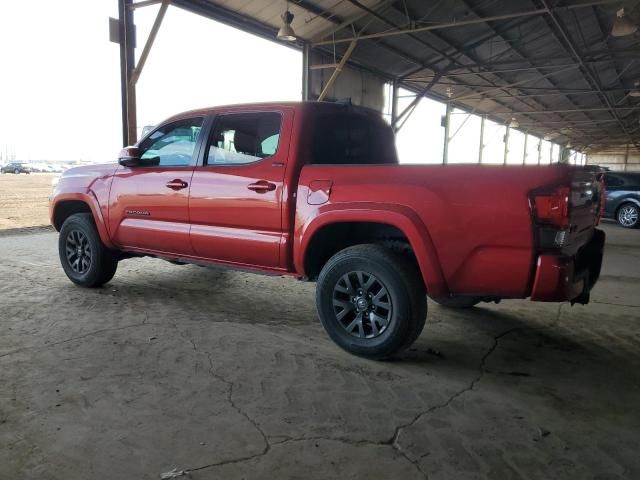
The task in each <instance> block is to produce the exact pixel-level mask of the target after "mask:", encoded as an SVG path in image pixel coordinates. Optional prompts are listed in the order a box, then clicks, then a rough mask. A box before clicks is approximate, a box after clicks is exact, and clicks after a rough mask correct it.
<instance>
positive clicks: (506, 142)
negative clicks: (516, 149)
mask: <svg viewBox="0 0 640 480" xmlns="http://www.w3.org/2000/svg"><path fill="white" fill-rule="evenodd" d="M509 130H511V129H510V128H509V125H507V133H505V134H504V160H503V162H502V163H503V164H504V165H506V164H507V157H508V156H509Z"/></svg>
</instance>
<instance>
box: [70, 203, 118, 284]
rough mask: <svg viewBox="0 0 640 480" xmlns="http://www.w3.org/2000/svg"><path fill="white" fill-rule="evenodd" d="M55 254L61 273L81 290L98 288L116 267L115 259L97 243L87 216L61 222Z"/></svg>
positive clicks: (93, 229) (95, 231)
mask: <svg viewBox="0 0 640 480" xmlns="http://www.w3.org/2000/svg"><path fill="white" fill-rule="evenodd" d="M58 253H59V255H60V263H61V264H62V268H63V270H64V273H65V274H66V275H67V277H69V280H71V281H72V282H73V283H75V284H76V285H79V286H81V287H86V288H96V287H101V286H102V285H104V284H105V283H107V282H109V281H110V280H111V279H112V278H113V276H114V275H115V273H116V270H117V268H118V260H117V258H116V257H115V255H114V254H113V252H111V251H110V250H109V249H107V248H106V247H105V246H104V244H103V243H102V241H101V240H100V235H99V234H98V230H97V229H96V225H95V223H94V221H93V217H92V216H91V214H90V213H76V214H75V215H71V216H70V217H69V218H67V219H66V220H65V221H64V223H63V224H62V228H61V229H60V235H59V237H58ZM68 253H69V255H68Z"/></svg>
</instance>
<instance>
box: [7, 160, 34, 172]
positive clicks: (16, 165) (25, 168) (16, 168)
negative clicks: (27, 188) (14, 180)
mask: <svg viewBox="0 0 640 480" xmlns="http://www.w3.org/2000/svg"><path fill="white" fill-rule="evenodd" d="M0 172H2V173H16V174H18V173H27V174H29V173H31V167H30V166H29V165H27V164H26V163H21V162H11V163H8V164H6V165H5V166H4V167H2V168H1V169H0Z"/></svg>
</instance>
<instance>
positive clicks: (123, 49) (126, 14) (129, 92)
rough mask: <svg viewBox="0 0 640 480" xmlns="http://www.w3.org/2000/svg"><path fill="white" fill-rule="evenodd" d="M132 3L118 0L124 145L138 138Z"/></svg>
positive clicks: (130, 143)
mask: <svg viewBox="0 0 640 480" xmlns="http://www.w3.org/2000/svg"><path fill="white" fill-rule="evenodd" d="M132 3H133V0H118V19H119V22H120V24H119V27H120V31H119V34H120V90H121V93H120V95H121V97H122V143H123V146H127V145H133V144H134V143H135V142H136V139H137V114H136V87H135V83H134V82H132V81H131V79H132V76H133V71H134V67H135V47H136V44H135V26H134V24H133V9H132V8H131V4H132Z"/></svg>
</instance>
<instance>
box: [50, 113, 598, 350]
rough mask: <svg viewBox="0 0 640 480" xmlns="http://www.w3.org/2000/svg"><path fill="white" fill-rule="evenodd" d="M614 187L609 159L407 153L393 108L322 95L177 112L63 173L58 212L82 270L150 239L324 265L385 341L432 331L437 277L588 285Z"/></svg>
mask: <svg viewBox="0 0 640 480" xmlns="http://www.w3.org/2000/svg"><path fill="white" fill-rule="evenodd" d="M420 155H422V153H421V154H420ZM601 203H602V173H601V171H599V170H588V169H586V168H583V167H576V166H569V165H553V166H542V167H540V166H531V167H524V166H487V165H449V166H441V165H437V166H436V165H399V164H398V160H397V156H396V150H395V146H394V136H393V131H392V130H391V128H390V127H389V126H388V125H387V124H386V123H385V122H384V121H383V120H382V118H381V117H380V115H379V114H377V113H375V112H373V111H370V110H367V109H362V108H357V107H352V106H346V105H338V104H330V103H322V102H316V103H275V104H257V105H245V106H236V107H221V108H213V109H207V110H198V111H193V112H187V113H183V114H180V115H177V116H175V117H173V118H170V119H168V120H166V121H165V122H163V123H162V124H160V126H158V127H156V129H155V130H154V131H153V132H151V133H150V134H149V135H148V136H147V137H145V138H144V139H143V140H142V141H141V142H140V143H138V144H137V145H135V146H132V147H127V148H125V149H124V150H123V151H122V152H121V153H120V157H119V165H91V166H84V167H79V168H73V169H71V170H69V171H67V172H66V173H65V174H63V175H62V177H61V178H60V181H59V182H58V184H57V186H56V188H55V190H54V192H53V195H52V199H51V205H50V213H51V222H52V224H53V225H54V227H55V228H56V230H58V231H59V232H60V235H59V239H58V247H59V254H60V261H61V263H62V268H63V269H64V272H65V273H66V275H67V276H68V277H69V279H70V280H71V281H72V282H74V283H76V284H78V285H80V286H83V287H97V286H100V285H103V284H105V283H107V282H109V281H110V280H111V279H112V278H113V276H114V274H115V272H116V269H117V266H118V262H119V261H121V260H123V259H126V258H128V257H131V256H141V255H147V256H153V257H158V258H162V259H165V260H169V261H172V262H174V263H193V264H199V265H205V266H215V265H218V266H224V267H230V268H235V269H240V270H250V271H254V272H260V273H266V274H272V275H287V276H292V277H295V278H298V279H301V280H309V281H316V282H317V288H316V306H317V311H318V314H319V317H320V320H321V321H322V324H323V326H324V328H325V329H326V331H327V332H328V334H329V335H330V337H331V338H332V339H333V340H334V341H335V342H336V343H337V344H338V345H339V346H341V347H342V348H344V349H345V350H347V351H349V352H352V353H354V354H357V355H361V356H365V357H369V358H386V357H389V356H391V355H393V354H394V353H396V352H398V351H400V350H402V349H404V348H406V347H408V346H409V345H411V344H412V343H413V342H414V341H415V340H416V338H417V337H418V336H419V335H420V333H421V331H422V329H423V327H424V324H425V317H426V313H427V301H426V295H429V296H430V297H431V298H432V299H434V300H435V301H436V302H439V303H441V304H443V305H445V306H450V307H470V306H473V305H475V304H477V303H479V302H481V301H499V300H501V299H506V298H526V297H530V298H531V300H535V301H544V302H563V301H569V302H572V303H574V302H576V303H583V304H584V303H587V302H588V301H589V292H590V290H591V288H592V287H593V285H594V284H595V282H596V281H597V279H598V276H599V273H600V267H601V263H602V252H603V245H604V238H605V235H604V233H603V232H602V231H601V230H599V229H597V228H596V224H597V222H598V219H599V218H600V213H601Z"/></svg>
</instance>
